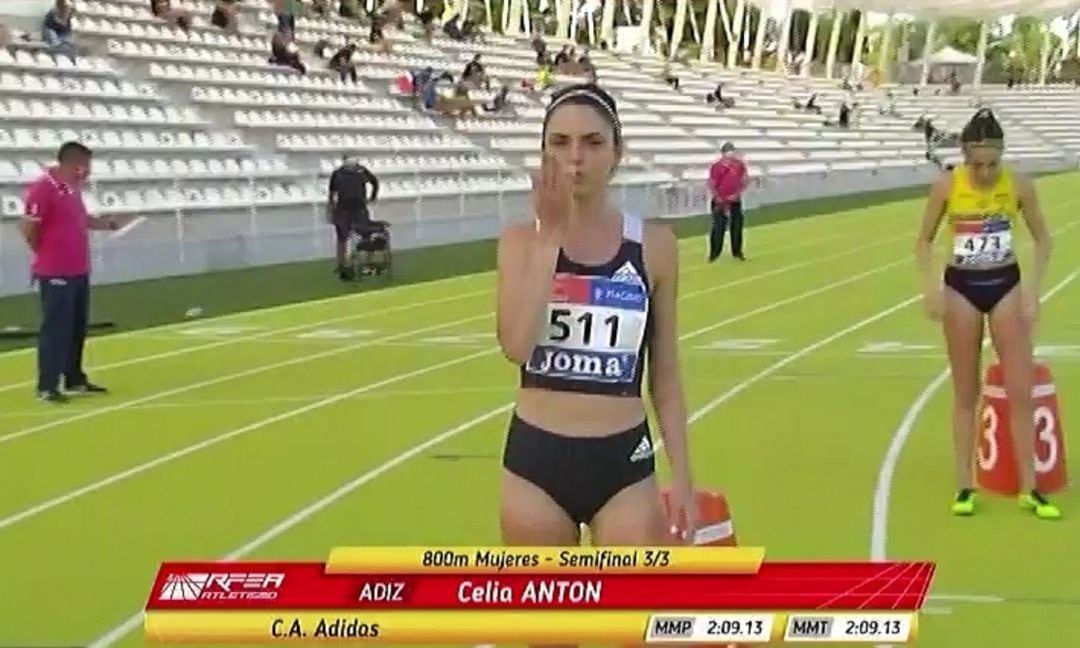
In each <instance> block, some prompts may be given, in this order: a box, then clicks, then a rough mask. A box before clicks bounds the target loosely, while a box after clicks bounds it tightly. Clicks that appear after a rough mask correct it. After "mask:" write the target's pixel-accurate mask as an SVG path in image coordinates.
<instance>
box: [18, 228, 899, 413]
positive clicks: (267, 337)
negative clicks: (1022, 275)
mask: <svg viewBox="0 0 1080 648" xmlns="http://www.w3.org/2000/svg"><path fill="white" fill-rule="evenodd" d="M850 236H851V234H848V233H846V232H845V233H839V234H830V235H828V236H823V237H818V238H814V239H807V240H804V241H800V242H798V243H794V244H791V245H786V246H780V247H776V248H771V249H769V250H767V251H766V252H763V253H762V254H761V257H768V256H773V255H776V254H779V253H781V252H785V251H789V250H794V249H799V248H804V247H812V246H814V245H817V244H818V243H823V242H826V241H831V240H834V239H838V238H846V237H850ZM685 240H686V239H682V241H685ZM889 240H892V239H889ZM876 244H881V241H879V242H878V243H876ZM852 251H858V249H855V250H852ZM852 251H847V252H845V253H843V254H841V255H839V256H844V255H846V254H850V253H851V252H852ZM825 258H829V257H824V258H818V259H817V261H822V260H824V259H825ZM806 265H809V264H808V263H798V264H793V265H791V266H787V267H784V268H779V269H774V270H771V271H769V272H767V273H762V274H760V275H754V276H752V277H747V278H744V279H740V280H736V281H734V282H731V283H730V284H727V285H739V284H743V283H747V282H748V281H752V280H754V279H755V278H764V277H768V276H772V275H774V274H778V273H780V272H786V271H787V270H794V269H796V268H801V267H805V266H806ZM709 267H711V264H709V263H696V264H689V265H688V266H687V267H685V268H684V269H683V274H689V273H690V272H695V271H697V270H702V269H705V268H709ZM411 285H414V284H410V286H411ZM715 290H717V288H715V287H712V288H708V289H706V290H703V291H699V292H698V293H696V294H705V293H709V292H713V291H715ZM380 292H381V291H380ZM491 292H492V290H491V289H490V288H486V289H483V290H474V291H470V292H466V293H461V294H457V295H451V296H448V297H440V298H438V299H430V300H424V301H420V302H413V303H409V304H403V305H398V306H392V307H389V308H382V307H376V309H377V310H370V311H367V312H364V313H360V314H357V315H346V316H342V317H333V318H328V319H324V320H319V321H316V322H313V323H309V324H298V325H294V326H289V327H286V328H282V329H275V330H271V331H264V332H261V333H255V334H252V335H244V336H234V337H228V338H225V339H219V340H215V341H213V342H208V343H205V344H196V345H192V346H188V347H184V348H181V349H173V350H171V351H164V352H160V353H152V354H149V355H145V356H136V357H134V358H127V359H125V360H119V361H116V362H110V363H106V364H102V365H92V366H89V367H88V368H87V371H88V372H94V371H103V370H108V369H118V368H122V367H130V366H133V365H138V364H142V363H144V362H153V361H156V360H166V359H168V358H175V357H178V356H183V355H187V354H189V353H195V352H198V351H205V350H208V349H216V348H220V347H225V346H232V345H236V344H241V343H244V342H253V341H256V340H259V341H274V342H277V341H278V340H272V339H271V338H273V337H278V336H281V335H287V334H289V333H293V332H297V331H303V330H305V329H309V328H317V327H322V326H327V325H330V324H337V323H341V322H348V321H355V320H360V319H364V318H367V317H374V316H379V315H386V314H388V313H396V312H402V311H408V310H413V309H416V308H423V307H425V306H431V305H437V304H443V303H446V302H450V301H456V300H459V299H467V298H469V297H477V296H480V295H488V294H491ZM361 294H372V295H373V294H379V293H361ZM688 296H695V294H694V293H691V294H689V295H688ZM347 297H351V295H349V296H347ZM330 299H339V298H337V297H334V298H330ZM321 301H322V300H317V301H313V302H307V303H309V304H317V303H320V302H321ZM275 310H280V308H279V307H271V308H270V309H266V310H259V311H248V314H251V313H260V314H261V313H263V312H273V311H275ZM238 315H239V314H231V315H224V316H221V317H212V318H207V319H200V320H193V321H190V322H178V323H176V324H169V325H163V326H159V327H152V328H148V329H141V330H139V331H130V332H123V333H119V334H116V335H115V336H109V337H110V338H111V337H118V336H121V335H127V334H134V333H139V334H142V335H140V337H142V338H143V339H146V340H157V339H161V340H167V341H173V340H176V339H178V336H180V335H181V334H182V333H183V330H184V328H188V327H195V328H203V327H207V326H210V327H212V326H213V325H214V323H215V322H218V321H221V320H225V319H230V318H234V317H236V316H238ZM174 329H175V332H172V331H173V330H174ZM170 332H172V333H171V335H165V334H166V333H170ZM297 342H301V341H297ZM305 342H306V341H305ZM2 355H3V354H0V357H2ZM34 382H35V381H34V380H24V381H22V382H17V383H11V384H8V385H0V393H3V392H6V391H11V390H14V389H21V388H24V387H31V386H33V385H34Z"/></svg>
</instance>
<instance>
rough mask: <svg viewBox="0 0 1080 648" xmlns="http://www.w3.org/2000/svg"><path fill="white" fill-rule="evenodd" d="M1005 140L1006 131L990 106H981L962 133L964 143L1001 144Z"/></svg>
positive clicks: (961, 137) (961, 139)
mask: <svg viewBox="0 0 1080 648" xmlns="http://www.w3.org/2000/svg"><path fill="white" fill-rule="evenodd" d="M1004 140H1005V131H1003V130H1002V129H1001V123H1000V122H998V120H997V117H995V116H994V111H992V110H990V109H989V108H980V109H979V111H978V112H976V113H975V114H974V115H972V117H971V120H970V121H968V123H967V125H966V126H964V130H963V131H961V133H960V141H961V142H962V143H964V144H982V143H987V144H996V145H999V146H1000V145H1001V144H1002V143H1003V142H1004Z"/></svg>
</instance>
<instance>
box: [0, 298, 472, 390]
mask: <svg viewBox="0 0 1080 648" xmlns="http://www.w3.org/2000/svg"><path fill="white" fill-rule="evenodd" d="M489 292H491V291H490V290H474V291H471V292H466V293H461V294H458V295H450V296H448V297H439V298H438V299H427V300H424V301H419V302H411V303H408V304H402V305H400V306H389V307H386V308H382V307H380V308H379V310H372V311H366V312H363V313H357V314H355V315H344V316H341V317H333V318H330V319H325V320H321V321H318V322H313V323H310V324H297V325H295V326H289V327H286V328H281V329H274V330H271V331H263V332H261V333H253V334H251V335H245V336H242V337H230V338H228V339H224V340H216V341H214V342H208V343H206V344H196V345H193V346H189V347H184V348H182V349H173V350H171V351H163V352H161V353H152V354H150V355H145V356H137V357H135V358H128V359H127V360H119V361H117V362H110V363H107V364H103V365H94V366H92V367H88V368H87V371H88V372H91V371H100V370H104V369H119V368H121V367H130V366H132V365H137V364H142V363H144V362H153V361H155V360H166V359H168V358H175V357H177V356H182V355H187V354H189V353H195V352H197V351H206V350H207V349H216V348H218V347H223V346H229V345H233V344H239V343H240V342H254V341H256V340H262V339H264V338H269V337H271V336H275V335H285V334H288V333H295V332H298V331H303V330H305V329H309V328H318V327H320V326H326V325H328V324H337V323H340V322H351V321H355V320H362V319H366V318H368V317H377V316H380V315H386V314H389V313H400V312H403V311H410V310H415V309H417V308H424V307H425V306H437V305H439V304H445V303H447V302H452V301H458V300H460V299H468V298H470V297H478V296H480V295H486V294H488V293H489ZM185 324H186V325H187V326H188V327H191V328H203V327H205V326H207V320H191V321H190V322H185ZM149 330H150V329H146V331H144V332H149ZM183 330H184V329H183V327H181V328H180V330H179V331H177V333H176V335H177V336H178V335H179V334H181V333H182V332H183ZM143 339H147V340H152V339H154V338H153V337H151V336H150V335H144V336H143ZM169 339H171V340H177V339H179V338H178V337H171V338H169ZM35 382H36V381H34V380H24V381H23V382H19V383H12V384H8V385H0V393H3V392H6V391H11V390H13V389H21V388H23V387H32V386H33V385H34V384H35Z"/></svg>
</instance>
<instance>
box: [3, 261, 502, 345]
mask: <svg viewBox="0 0 1080 648" xmlns="http://www.w3.org/2000/svg"><path fill="white" fill-rule="evenodd" d="M487 274H491V273H490V272H480V273H472V274H465V275H455V276H453V277H444V278H442V279H433V280H431V281H420V282H416V283H411V284H403V285H400V286H395V287H394V288H393V291H394V292H395V293H399V292H403V291H408V292H412V291H413V290H416V289H418V288H430V287H431V286H436V285H441V284H444V283H457V282H459V281H466V280H469V279H475V278H480V277H482V276H483V275H487ZM327 279H328V280H329V279H330V276H329V273H327ZM389 290H390V289H385V290H373V291H371V292H357V293H351V294H348V295H335V296H333V297H323V298H320V299H312V300H309V301H299V302H289V303H288V304H278V305H277V306H267V307H266V308H257V309H254V310H245V311H237V312H235V313H226V314H224V315H215V316H214V317H206V318H202V319H199V320H191V321H188V320H185V321H182V322H170V323H168V324H161V325H158V326H150V327H147V328H142V329H133V330H130V331H120V332H118V333H110V334H109V335H107V336H104V337H102V338H99V340H98V341H104V340H123V339H124V338H128V337H137V336H139V335H143V334H145V333H150V332H159V331H167V330H170V329H174V328H182V327H184V326H191V325H192V324H194V323H196V322H198V323H200V324H203V325H210V326H216V325H218V324H219V323H220V322H227V321H230V320H234V319H240V318H243V317H250V316H252V315H266V314H270V313H280V312H282V311H288V310H293V309H296V308H306V307H308V306H314V305H317V304H329V303H334V302H349V301H358V302H363V301H366V300H367V299H371V298H374V297H376V296H385V295H387V294H389ZM35 352H36V349H35V348H34V347H25V348H21V349H11V350H9V351H3V352H0V360H2V359H3V358H6V357H10V356H19V355H26V354H29V353H35Z"/></svg>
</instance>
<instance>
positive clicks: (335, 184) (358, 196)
mask: <svg viewBox="0 0 1080 648" xmlns="http://www.w3.org/2000/svg"><path fill="white" fill-rule="evenodd" d="M369 185H370V186H371V195H370V196H369V195H368V186H369ZM378 197H379V179H378V178H376V177H375V175H374V174H373V173H372V172H371V171H369V170H368V168H367V167H365V166H364V165H362V164H360V161H359V160H356V159H355V158H346V160H345V161H344V163H343V164H342V165H341V166H340V167H338V168H337V169H335V170H334V172H333V173H332V174H330V195H329V197H328V200H327V204H326V213H327V216H328V217H329V219H330V222H331V223H333V225H334V231H335V232H336V234H337V269H338V275H339V276H340V277H341V279H342V280H348V279H350V278H351V276H350V272H349V266H348V243H349V235H350V234H351V233H352V232H358V233H360V234H361V235H364V236H366V235H367V233H368V232H369V231H370V229H371V213H370V212H369V211H368V202H375V201H376V200H377V199H378Z"/></svg>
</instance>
